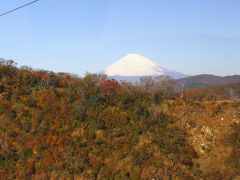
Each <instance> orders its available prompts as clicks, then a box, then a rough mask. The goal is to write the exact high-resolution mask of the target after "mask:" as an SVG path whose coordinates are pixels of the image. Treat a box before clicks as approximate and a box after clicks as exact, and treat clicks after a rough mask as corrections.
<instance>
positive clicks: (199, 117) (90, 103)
mask: <svg viewBox="0 0 240 180" xmlns="http://www.w3.org/2000/svg"><path fill="white" fill-rule="evenodd" d="M229 86H230V85H229ZM229 88H230V89H232V90H233V91H232V90H231V92H234V94H232V93H231V92H230V95H229V93H227V92H229ZM239 89H240V87H239V84H235V85H231V87H225V86H223V87H219V88H212V89H211V90H209V89H187V90H184V91H183V92H181V93H179V94H175V93H174V91H173V89H172V87H171V84H169V83H167V82H166V83H162V84H148V83H147V81H143V82H142V86H133V85H131V84H128V83H119V82H117V81H115V80H107V79H106V77H104V76H97V75H92V74H87V75H86V76H85V77H84V78H79V77H76V76H73V75H70V74H65V73H58V74H56V73H53V72H48V71H40V70H38V71H35V70H32V69H31V68H27V67H22V68H17V67H15V65H14V62H13V61H4V60H2V61H1V64H0V179H50V178H51V179H151V178H156V179H164V180H165V179H216V180H219V179H234V178H235V179H237V178H240V176H239V175H240V101H239V100H238V98H236V97H237V96H238V97H239V94H238V93H239V92H240V91H239ZM208 92H209V94H208ZM222 92H226V93H225V94H224V93H222Z"/></svg>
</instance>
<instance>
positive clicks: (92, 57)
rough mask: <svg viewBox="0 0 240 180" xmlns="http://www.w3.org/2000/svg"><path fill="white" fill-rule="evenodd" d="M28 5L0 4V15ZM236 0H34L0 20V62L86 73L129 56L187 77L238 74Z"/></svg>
mask: <svg viewBox="0 0 240 180" xmlns="http://www.w3.org/2000/svg"><path fill="white" fill-rule="evenodd" d="M29 1H30V0H1V1H0V13H2V12H5V11H7V10H10V9H12V8H15V7H17V6H19V5H22V4H24V3H27V2H29ZM239 9H240V1H239V0H121V1H120V0H119V1H117V0H65V1H59V0H40V1H39V2H37V3H36V4H33V5H32V6H29V7H26V8H25V9H22V10H19V11H16V12H14V13H12V14H9V15H6V16H3V17H0V57H3V58H7V59H13V60H15V61H16V62H17V63H18V64H19V65H20V66H21V65H28V66H32V67H33V68H40V69H46V70H52V71H56V72H71V73H77V74H81V75H82V74H84V73H85V72H86V71H88V72H98V71H100V70H102V69H103V68H105V67H106V66H108V65H110V64H112V63H113V62H115V61H116V60H118V59H119V58H121V57H122V56H124V55H126V54H128V53H139V54H141V55H144V56H146V57H148V58H150V59H152V60H154V61H155V62H157V63H159V64H160V65H161V66H163V67H166V68H169V69H172V70H177V71H180V72H183V73H186V74H200V73H211V74H216V75H232V74H240V10H239Z"/></svg>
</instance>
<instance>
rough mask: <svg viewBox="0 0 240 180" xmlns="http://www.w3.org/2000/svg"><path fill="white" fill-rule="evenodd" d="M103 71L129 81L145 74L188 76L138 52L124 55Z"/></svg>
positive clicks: (177, 77)
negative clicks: (164, 66) (162, 65)
mask: <svg viewBox="0 0 240 180" xmlns="http://www.w3.org/2000/svg"><path fill="white" fill-rule="evenodd" d="M102 73H103V74H106V75H107V76H109V77H110V78H115V79H117V80H129V81H133V80H134V81H136V80H138V79H139V78H140V77H144V76H170V77H172V78H174V79H180V78H183V77H186V75H185V74H182V73H179V72H176V71H172V70H168V69H166V68H163V67H161V66H159V65H158V64H156V63H154V62H153V61H151V60H149V59H147V58H145V57H143V56H141V55H138V54H128V55H126V56H124V57H123V58H121V59H120V60H118V61H117V62H115V63H114V64H112V65H110V66H109V67H107V68H106V69H105V70H104V71H103V72H102Z"/></svg>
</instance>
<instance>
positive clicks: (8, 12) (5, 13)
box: [0, 0, 40, 17]
mask: <svg viewBox="0 0 240 180" xmlns="http://www.w3.org/2000/svg"><path fill="white" fill-rule="evenodd" d="M38 1H40V0H35V1H32V2H29V3H27V4H24V5H22V6H19V7H17V8H14V9H12V10H10V11H7V12H4V13H2V14H0V17H2V16H5V15H7V14H10V13H12V12H14V11H17V10H19V9H22V8H24V7H26V6H29V5H31V4H34V3H36V2H38Z"/></svg>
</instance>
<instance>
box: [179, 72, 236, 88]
mask: <svg viewBox="0 0 240 180" xmlns="http://www.w3.org/2000/svg"><path fill="white" fill-rule="evenodd" d="M176 83H177V84H178V85H179V86H180V85H182V84H183V85H184V87H189V88H191V87H211V86H219V85H226V84H233V83H240V75H233V76H224V77H222V76H215V75H211V74H200V75H196V76H190V77H186V78H182V79H178V80H176Z"/></svg>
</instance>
